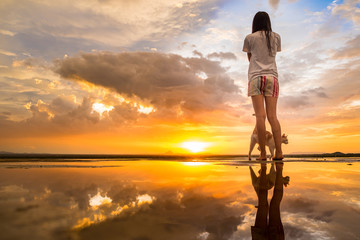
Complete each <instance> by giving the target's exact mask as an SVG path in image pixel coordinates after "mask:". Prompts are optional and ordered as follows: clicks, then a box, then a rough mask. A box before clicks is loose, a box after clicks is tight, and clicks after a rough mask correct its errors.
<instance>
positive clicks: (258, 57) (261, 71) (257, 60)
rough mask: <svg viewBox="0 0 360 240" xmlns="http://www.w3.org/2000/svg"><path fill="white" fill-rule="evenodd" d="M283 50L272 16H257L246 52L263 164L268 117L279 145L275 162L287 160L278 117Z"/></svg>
mask: <svg viewBox="0 0 360 240" xmlns="http://www.w3.org/2000/svg"><path fill="white" fill-rule="evenodd" d="M280 50H281V41H280V36H279V34H277V33H275V32H273V31H272V29H271V22H270V17H269V15H268V14H267V13H266V12H258V13H256V15H255V16H254V19H253V23H252V34H249V35H247V36H246V38H245V40H244V47H243V51H244V52H247V55H248V59H249V61H250V64H249V73H248V80H249V82H248V95H249V96H251V100H252V103H253V107H254V111H255V116H256V129H257V134H258V139H259V140H258V141H259V147H260V157H259V160H266V151H265V141H266V137H265V135H266V131H265V118H266V116H267V118H268V120H269V123H270V125H271V130H272V133H273V136H274V141H275V148H276V152H275V156H274V160H281V159H282V158H283V153H282V149H281V127H280V123H279V121H278V119H277V115H276V105H277V99H278V95H279V83H278V79H277V77H278V73H277V67H276V62H275V56H276V52H278V51H280ZM264 101H265V106H264ZM265 108H266V111H265Z"/></svg>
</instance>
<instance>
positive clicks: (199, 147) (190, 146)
mask: <svg viewBox="0 0 360 240" xmlns="http://www.w3.org/2000/svg"><path fill="white" fill-rule="evenodd" d="M209 145H210V144H209V143H206V142H196V141H193V142H183V143H182V144H181V147H182V148H185V149H187V150H189V151H190V152H192V153H199V152H202V151H204V150H205V148H207V147H208V146H209Z"/></svg>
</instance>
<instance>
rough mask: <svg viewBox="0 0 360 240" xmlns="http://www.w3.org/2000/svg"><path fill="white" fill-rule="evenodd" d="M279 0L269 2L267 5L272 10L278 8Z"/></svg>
mask: <svg viewBox="0 0 360 240" xmlns="http://www.w3.org/2000/svg"><path fill="white" fill-rule="evenodd" d="M279 3H280V0H269V4H270V6H271V7H272V8H274V9H277V8H278V6H279Z"/></svg>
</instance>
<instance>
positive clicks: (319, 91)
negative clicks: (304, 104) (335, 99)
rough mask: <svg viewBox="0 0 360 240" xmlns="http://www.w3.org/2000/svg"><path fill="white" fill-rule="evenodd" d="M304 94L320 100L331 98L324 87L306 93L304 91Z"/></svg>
mask: <svg viewBox="0 0 360 240" xmlns="http://www.w3.org/2000/svg"><path fill="white" fill-rule="evenodd" d="M302 94H305V95H314V96H316V97H319V98H329V97H328V95H327V94H326V93H325V91H324V88H323V87H317V88H313V89H308V90H304V91H302Z"/></svg>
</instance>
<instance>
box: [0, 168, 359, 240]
mask: <svg viewBox="0 0 360 240" xmlns="http://www.w3.org/2000/svg"><path fill="white" fill-rule="evenodd" d="M231 163H232V164H231V165H230V164H228V165H226V164H224V162H222V161H217V162H210V161H208V162H205V164H203V163H201V162H200V161H197V162H196V164H184V163H182V162H170V161H158V162H154V161H132V162H131V161H128V162H122V163H121V164H122V166H123V167H119V168H88V169H85V168H68V169H63V168H61V169H56V168H46V169H39V168H35V169H14V168H12V169H5V168H0V233H1V234H0V239H29V236H31V239H49V240H54V239H55V240H56V239H59V240H63V239H68V240H75V239H76V240H81V239H86V240H91V239H107V240H111V239H121V240H136V239H143V240H146V239H147V240H150V239H153V240H155V239H156V240H240V239H241V240H243V239H244V240H249V239H251V238H252V237H253V238H254V239H256V236H255V234H256V233H258V232H256V231H259V230H258V229H259V228H260V236H258V238H257V239H264V238H263V235H261V227H263V229H271V231H269V230H268V231H267V232H266V230H265V233H266V234H269V233H272V230H273V229H275V230H276V234H277V235H278V236H280V237H283V234H284V235H285V237H286V239H297V240H313V239H314V240H317V239H358V236H360V229H359V227H358V223H359V222H360V214H359V213H360V195H359V193H360V187H359V186H360V178H359V176H360V163H354V164H353V165H351V166H349V165H347V164H346V163H299V162H296V163H294V162H285V163H284V164H285V165H286V167H284V166H283V165H279V164H276V163H273V164H269V163H268V164H267V165H265V164H260V163H254V162H251V163H240V164H238V163H236V162H235V161H234V162H231ZM249 164H250V166H251V167H250V176H251V177H249ZM259 170H260V171H259ZM286 175H290V176H291V185H289V186H288V187H287V188H285V187H284V186H286V184H287V183H288V180H289V179H288V178H286V177H284V176H286ZM264 182H265V183H264ZM285 189H286V190H285ZM254 190H255V191H254ZM283 191H285V193H284V192H283ZM283 194H284V195H283ZM285 194H286V195H285ZM282 196H283V197H282ZM255 206H257V207H255ZM280 209H281V215H280V211H279V210H280ZM280 217H281V219H280ZM251 226H253V228H252V229H253V231H251ZM265 226H266V228H265ZM283 229H284V230H283ZM252 233H253V236H252V235H251V234H252ZM276 234H275V235H276ZM280 239H281V238H280Z"/></svg>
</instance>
